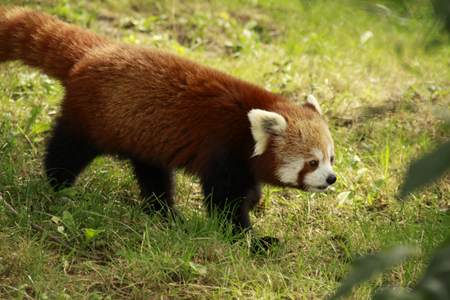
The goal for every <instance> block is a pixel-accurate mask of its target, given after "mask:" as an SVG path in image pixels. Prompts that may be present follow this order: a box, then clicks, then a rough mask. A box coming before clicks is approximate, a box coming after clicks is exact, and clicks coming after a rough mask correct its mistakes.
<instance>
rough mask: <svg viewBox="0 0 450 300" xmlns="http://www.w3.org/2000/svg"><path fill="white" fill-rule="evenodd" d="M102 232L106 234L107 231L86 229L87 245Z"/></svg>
mask: <svg viewBox="0 0 450 300" xmlns="http://www.w3.org/2000/svg"><path fill="white" fill-rule="evenodd" d="M102 232H105V230H95V229H91V228H86V229H85V236H86V245H87V244H89V243H90V242H91V240H92V239H93V238H94V237H96V236H97V235H99V234H100V233H102Z"/></svg>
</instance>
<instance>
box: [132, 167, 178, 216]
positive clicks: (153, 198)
mask: <svg viewBox="0 0 450 300" xmlns="http://www.w3.org/2000/svg"><path fill="white" fill-rule="evenodd" d="M131 162H132V163H133V166H134V172H135V174H136V178H137V180H138V183H139V186H140V187H141V196H142V198H143V199H144V200H145V201H144V204H143V209H144V212H145V213H147V214H150V213H151V212H155V211H156V212H161V213H163V214H164V215H165V216H168V215H173V216H178V213H177V211H176V209H175V201H174V177H175V173H174V171H173V170H172V169H168V168H164V167H161V166H158V165H154V164H150V163H145V162H142V161H140V160H137V159H132V160H131Z"/></svg>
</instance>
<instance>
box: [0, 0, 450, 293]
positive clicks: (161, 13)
mask: <svg viewBox="0 0 450 300" xmlns="http://www.w3.org/2000/svg"><path fill="white" fill-rule="evenodd" d="M2 3H4V4H5V5H15V4H21V5H27V6H30V7H35V8H39V9H43V10H45V11H48V12H50V13H52V14H54V15H56V16H57V17H59V18H61V19H64V20H67V21H69V22H72V23H75V24H77V25H80V26H83V27H86V28H89V29H91V30H93V31H96V32H98V33H100V34H103V35H106V36H108V37H109V38H111V39H114V40H117V41H125V42H129V43H140V44H144V45H150V46H156V47H159V48H163V49H167V50H169V51H174V52H177V53H178V54H180V55H183V56H185V57H189V58H191V59H195V60H197V61H199V62H201V63H204V64H207V65H211V66H214V67H216V68H218V69H221V70H223V71H226V72H228V73H231V74H233V75H235V76H237V77H240V78H243V79H246V80H248V81H251V82H254V83H256V84H259V85H261V86H263V87H265V88H267V89H269V90H272V91H275V92H278V93H281V94H284V95H285V96H286V97H288V98H289V99H292V101H298V100H299V99H303V97H304V96H305V95H306V94H307V93H310V92H314V94H315V95H316V97H317V98H318V100H319V102H321V105H322V110H323V111H324V113H325V114H326V119H327V121H328V123H329V125H330V128H331V132H332V135H333V137H334V140H335V148H336V172H337V175H338V181H337V183H336V185H335V189H334V191H333V192H331V193H328V194H311V193H303V192H300V191H297V190H294V189H279V188H276V187H270V186H265V187H264V197H263V199H262V201H261V205H260V207H258V209H256V210H255V211H254V212H253V215H252V218H253V221H254V224H255V229H256V231H257V232H258V233H260V234H261V235H272V236H277V237H278V238H280V239H281V240H282V241H283V246H282V247H281V248H280V249H278V250H277V251H274V252H273V253H272V254H271V255H270V256H269V257H264V256H259V255H252V254H251V253H250V252H249V247H248V243H247V241H245V240H244V241H242V242H239V243H234V244H233V243H230V242H229V239H230V236H229V234H227V233H223V232H221V231H220V230H219V229H218V227H219V224H217V221H215V220H214V219H211V218H208V217H207V216H206V214H205V213H204V210H203V208H202V204H201V198H202V195H201V193H200V188H199V186H198V182H197V180H196V179H195V178H193V177H190V176H187V175H185V174H183V173H182V172H179V173H178V180H177V201H178V203H179V209H180V211H181V212H182V213H183V215H184V216H185V217H186V219H187V222H186V223H185V224H166V223H162V222H161V220H160V219H159V218H158V217H157V216H150V217H147V216H146V215H144V214H142V213H141V212H140V211H139V205H138V203H139V201H140V199H139V190H138V187H137V184H136V182H135V181H134V179H133V175H132V170H131V167H130V166H129V165H128V164H127V163H126V162H122V161H118V160H116V159H114V158H111V157H103V158H98V159H96V160H95V162H94V163H93V164H92V165H91V166H90V167H89V168H88V169H87V170H86V172H85V173H84V174H83V176H81V178H80V180H79V183H78V185H77V186H76V187H75V188H73V189H72V190H68V191H65V192H62V193H59V194H56V193H54V192H53V191H52V190H51V188H50V187H49V185H48V183H47V181H46V179H45V177H44V172H43V166H42V157H43V154H44V153H45V140H46V138H47V137H48V135H49V132H48V129H49V126H50V125H51V123H52V121H53V120H55V115H57V111H58V105H59V101H60V99H61V98H62V95H63V92H64V91H63V90H62V88H61V86H60V85H59V84H58V82H56V81H54V80H52V79H49V78H48V77H46V76H44V75H42V74H39V72H37V71H36V70H35V69H31V68H27V67H24V66H22V65H20V64H19V63H17V62H13V63H8V64H3V65H0V113H1V115H2V118H1V119H0V199H4V200H5V201H7V202H8V203H10V204H11V205H13V206H14V207H15V209H16V210H17V211H18V212H19V216H17V217H15V216H14V215H12V214H11V213H10V211H9V210H8V209H7V208H6V206H5V205H4V203H3V202H0V203H1V204H0V225H1V226H0V298H1V299H71V298H73V299H153V298H155V299H317V298H326V297H328V296H329V295H331V294H332V293H333V291H335V290H336V288H337V287H338V286H339V284H340V282H342V280H343V279H344V278H345V277H346V276H347V275H348V273H349V272H350V270H351V263H352V261H353V260H354V259H355V258H356V257H358V256H362V255H365V254H368V253H372V252H374V251H378V250H381V249H386V248H389V247H391V246H393V245H398V244H403V245H409V246H412V247H416V248H417V249H418V254H417V255H416V256H414V257H413V258H411V259H410V260H408V261H406V262H404V263H403V264H402V265H400V266H398V267H395V268H393V269H392V270H390V271H389V272H387V273H386V274H384V275H383V276H380V277H378V278H377V279H376V280H374V281H372V282H369V283H365V284H362V285H360V286H358V287H357V288H356V289H355V290H354V293H353V294H352V295H350V296H349V298H350V299H368V298H370V296H371V295H373V294H374V293H375V292H377V291H379V290H380V289H384V288H386V287H388V286H391V285H395V286H398V287H400V288H402V289H410V288H412V287H413V286H414V284H415V283H416V282H417V281H418V279H419V278H420V276H421V275H423V272H424V268H425V266H426V264H427V263H428V261H429V259H430V257H431V255H432V254H433V251H434V249H435V248H436V247H437V245H439V243H441V242H442V241H443V240H444V239H445V237H447V236H448V235H449V233H450V232H449V231H450V229H449V228H450V227H449V226H448V225H449V224H448V220H449V215H448V211H449V208H450V199H449V192H450V184H449V177H448V176H447V177H445V178H443V179H442V180H440V181H439V182H437V183H436V184H434V185H432V186H430V187H428V188H426V189H423V190H421V191H418V192H416V193H415V194H413V195H411V196H410V197H408V199H405V201H403V202H400V201H398V200H397V198H396V195H397V193H398V190H399V185H400V184H401V182H402V180H403V175H404V173H405V170H406V168H407V166H408V164H409V163H410V162H411V161H412V160H414V159H416V158H418V157H420V156H421V155H423V154H424V153H426V152H427V151H429V150H431V149H432V148H433V147H434V146H436V145H437V144H439V143H440V142H442V141H443V140H444V139H445V137H446V136H448V133H449V132H448V130H447V129H446V128H445V126H443V122H442V121H441V119H440V116H441V115H442V112H444V111H445V109H446V108H448V107H449V103H450V96H449V92H450V85H449V79H448V78H449V75H448V72H449V69H450V67H449V56H448V54H449V50H450V48H449V47H448V46H447V44H448V40H447V38H446V36H445V35H443V34H440V33H439V25H434V26H433V24H434V18H433V16H432V9H431V7H430V5H429V4H428V2H427V1H425V0H416V1H409V2H408V3H409V4H404V3H406V2H400V1H388V0H386V1H381V2H379V3H380V5H373V4H372V2H371V1H352V2H350V1H340V2H339V3H337V1H289V0H284V1H279V0H253V1H237V0H226V1H207V2H204V1H182V0H164V1H143V0H111V1H99V0H97V1H71V0H67V1H62V0H61V1H59V0H42V1H35V0H3V1H2ZM439 44H441V45H440V46H436V45H439ZM30 221H32V222H34V223H37V224H39V225H41V226H43V227H45V228H46V229H47V230H49V231H50V232H52V233H53V234H54V235H57V236H59V237H60V238H62V239H67V240H69V241H70V242H71V244H72V245H74V246H76V247H77V248H79V249H82V250H84V251H86V252H88V253H91V254H93V255H97V256H100V257H102V258H103V259H104V260H103V261H101V262H96V261H93V260H91V259H85V258H81V257H80V256H77V255H75V254H74V253H72V252H71V251H69V250H67V249H65V248H63V247H61V246H60V245H58V244H55V243H54V242H52V241H50V239H49V238H48V236H47V234H42V233H41V232H37V231H35V230H33V229H32V228H31V226H30ZM85 229H94V230H99V232H98V235H97V236H95V237H94V238H93V239H92V240H91V241H86V237H85Z"/></svg>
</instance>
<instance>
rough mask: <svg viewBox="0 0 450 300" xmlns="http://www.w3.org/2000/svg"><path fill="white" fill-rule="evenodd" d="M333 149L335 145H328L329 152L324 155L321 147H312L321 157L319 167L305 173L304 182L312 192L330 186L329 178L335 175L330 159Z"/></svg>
mask: <svg viewBox="0 0 450 300" xmlns="http://www.w3.org/2000/svg"><path fill="white" fill-rule="evenodd" d="M332 150H333V145H332V144H330V145H328V147H327V151H328V153H327V155H326V156H324V155H323V153H322V151H320V150H319V149H317V148H314V149H312V151H311V153H312V154H313V155H315V156H316V157H317V159H319V167H318V168H317V170H315V171H314V172H311V173H308V174H306V175H305V178H304V180H303V183H304V184H306V190H308V191H310V192H323V191H325V190H326V189H327V188H328V187H329V184H328V182H327V178H328V176H330V175H334V172H333V166H332V165H331V160H330V159H331V156H332V155H333V153H332Z"/></svg>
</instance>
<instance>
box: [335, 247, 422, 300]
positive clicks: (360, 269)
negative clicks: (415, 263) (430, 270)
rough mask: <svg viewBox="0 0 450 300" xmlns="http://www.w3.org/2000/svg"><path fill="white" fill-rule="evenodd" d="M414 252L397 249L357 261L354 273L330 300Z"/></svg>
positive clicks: (404, 248) (403, 248) (407, 249)
mask: <svg viewBox="0 0 450 300" xmlns="http://www.w3.org/2000/svg"><path fill="white" fill-rule="evenodd" d="M414 252H415V251H414V250H412V249H410V248H406V247H397V248H394V249H393V250H391V251H389V252H380V253H376V254H373V255H370V256H366V257H363V258H360V259H357V260H355V262H354V264H353V272H352V273H351V274H350V275H349V276H348V278H347V280H346V281H345V282H344V283H343V284H342V285H341V287H340V288H339V289H338V290H337V291H336V294H334V296H333V297H331V298H330V300H335V299H338V298H339V297H341V296H343V295H345V294H347V293H348V292H350V290H351V289H352V288H353V287H354V286H355V285H356V284H358V283H360V282H363V281H366V280H369V279H371V278H373V277H374V276H375V275H377V274H379V273H382V272H383V271H384V270H386V269H388V268H391V267H393V266H394V265H396V264H398V263H400V262H401V261H403V260H404V259H405V258H406V257H408V256H409V255H411V254H414Z"/></svg>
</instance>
